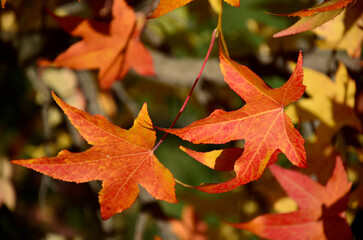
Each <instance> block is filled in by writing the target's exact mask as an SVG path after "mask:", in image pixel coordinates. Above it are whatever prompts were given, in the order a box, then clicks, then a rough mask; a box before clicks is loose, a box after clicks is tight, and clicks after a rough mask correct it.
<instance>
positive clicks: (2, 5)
mask: <svg viewBox="0 0 363 240" xmlns="http://www.w3.org/2000/svg"><path fill="white" fill-rule="evenodd" d="M5 4H6V0H1V7H2V8H4V7H5Z"/></svg>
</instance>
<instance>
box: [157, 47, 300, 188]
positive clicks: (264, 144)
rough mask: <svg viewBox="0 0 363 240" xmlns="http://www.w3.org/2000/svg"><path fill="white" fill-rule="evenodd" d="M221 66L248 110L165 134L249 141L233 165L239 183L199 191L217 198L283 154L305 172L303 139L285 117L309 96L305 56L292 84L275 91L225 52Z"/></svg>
mask: <svg viewBox="0 0 363 240" xmlns="http://www.w3.org/2000/svg"><path fill="white" fill-rule="evenodd" d="M220 49H222V48H220ZM220 61H221V63H220V65H221V70H222V73H223V75H224V79H225V81H226V82H227V83H228V85H229V86H230V87H231V88H232V89H233V90H234V91H235V92H236V93H237V94H238V95H239V96H240V97H241V98H242V99H244V100H245V101H246V105H244V106H243V107H242V108H240V109H238V110H236V111H231V112H225V111H223V110H216V111H214V112H213V113H212V114H211V115H210V116H209V117H207V118H205V119H202V120H199V121H196V122H194V123H192V124H191V125H189V126H187V127H184V128H182V129H163V130H164V131H166V132H169V133H172V134H175V135H177V136H179V137H181V138H182V139H184V140H187V141H190V142H193V143H212V144H223V143H227V142H229V141H234V140H241V139H245V146H244V151H243V154H242V155H241V156H240V157H239V158H238V159H237V160H236V162H235V164H234V171H235V172H236V177H235V178H234V179H232V180H230V181H228V182H225V183H219V184H209V185H204V186H200V187H198V189H200V190H202V191H205V192H210V193H219V192H225V191H230V190H232V189H234V188H236V187H238V186H239V185H242V184H245V183H248V182H250V181H253V180H256V179H258V178H259V177H260V176H261V174H262V173H263V171H264V169H265V168H266V166H267V165H268V164H269V163H272V162H274V161H276V155H277V153H278V152H283V153H284V154H285V155H286V156H287V158H288V159H289V160H290V161H291V162H292V163H293V164H294V165H297V166H299V167H306V153H305V150H304V146H303V145H304V139H303V138H302V137H301V135H300V133H299V132H298V131H297V130H296V129H295V128H294V126H293V125H292V123H291V120H290V119H289V118H288V116H287V115H286V114H285V113H284V107H285V106H287V105H288V104H290V103H292V102H295V101H296V100H298V99H300V97H301V96H302V94H303V93H304V90H305V86H304V85H303V84H302V81H303V71H302V61H303V60H302V54H301V53H300V54H299V58H298V62H297V66H296V68H295V70H294V72H293V74H292V75H291V77H290V79H289V80H288V81H287V82H286V83H285V84H284V85H283V86H282V87H280V88H277V89H271V88H270V87H269V86H267V85H266V84H265V82H264V81H263V80H262V79H261V78H259V77H258V76H257V75H256V74H255V73H253V72H252V71H251V70H250V69H249V68H247V67H246V66H242V65H239V64H238V63H236V62H234V61H232V60H231V59H229V58H228V57H227V56H226V54H225V53H224V52H223V50H221V51H220ZM215 156H216V155H215ZM209 157H210V155H209ZM202 158H203V157H202ZM199 161H200V162H202V163H204V162H203V161H201V160H199ZM213 161H215V160H211V159H209V160H208V164H207V165H208V166H209V167H211V166H217V165H216V164H215V162H213ZM204 164H206V163H204ZM227 166H228V164H227Z"/></svg>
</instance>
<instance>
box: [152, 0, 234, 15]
mask: <svg viewBox="0 0 363 240" xmlns="http://www.w3.org/2000/svg"><path fill="white" fill-rule="evenodd" d="M191 1H193V0H160V2H159V4H158V6H157V7H156V9H155V10H154V12H153V13H152V14H151V15H150V16H149V17H148V18H157V17H161V16H163V15H165V14H167V13H168V12H171V11H173V10H174V9H177V8H179V7H182V6H184V5H186V4H188V3H190V2H191ZM224 1H225V2H226V3H229V4H230V5H231V6H233V7H239V5H240V2H239V0H224Z"/></svg>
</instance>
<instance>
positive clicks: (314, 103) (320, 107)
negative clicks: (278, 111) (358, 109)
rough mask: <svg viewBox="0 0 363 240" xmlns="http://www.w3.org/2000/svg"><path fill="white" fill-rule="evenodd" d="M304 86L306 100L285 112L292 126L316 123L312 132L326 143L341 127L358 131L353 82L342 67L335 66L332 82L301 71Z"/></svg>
mask: <svg viewBox="0 0 363 240" xmlns="http://www.w3.org/2000/svg"><path fill="white" fill-rule="evenodd" d="M304 73H305V77H304V85H306V93H307V94H308V96H309V97H307V98H304V99H301V100H300V101H299V102H297V103H296V104H293V105H290V106H288V107H287V108H286V113H287V115H288V116H289V117H290V118H291V120H292V122H293V123H298V122H299V121H300V118H301V121H303V122H304V121H311V120H317V119H318V120H320V122H321V123H320V125H319V126H318V128H317V130H316V132H317V135H318V137H319V138H320V137H322V138H323V139H320V141H322V142H324V144H327V143H330V141H331V139H332V138H333V136H334V135H335V134H336V133H337V132H338V131H339V130H340V129H341V128H342V127H344V126H351V127H353V128H356V129H358V130H360V129H361V127H360V121H359V119H358V117H357V115H356V114H355V112H354V102H355V92H356V87H355V81H354V80H353V79H352V78H350V77H349V75H348V71H347V69H346V67H345V66H344V64H342V63H340V64H339V65H338V69H337V72H336V74H335V78H334V79H335V80H334V81H333V80H332V79H330V78H329V77H328V76H326V75H325V74H323V73H320V72H318V71H315V70H313V69H309V68H304Z"/></svg>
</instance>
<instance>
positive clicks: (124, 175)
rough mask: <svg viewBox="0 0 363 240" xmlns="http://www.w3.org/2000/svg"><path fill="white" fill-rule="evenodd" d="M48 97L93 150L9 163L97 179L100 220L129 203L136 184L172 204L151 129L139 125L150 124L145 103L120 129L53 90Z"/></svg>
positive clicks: (170, 178)
mask: <svg viewBox="0 0 363 240" xmlns="http://www.w3.org/2000/svg"><path fill="white" fill-rule="evenodd" d="M52 96H53V98H54V100H55V101H56V102H57V104H58V105H59V106H60V107H61V108H62V110H63V111H64V113H65V114H66V115H67V116H68V118H69V119H70V121H71V123H72V125H74V126H75V127H76V129H77V130H78V131H79V132H80V133H81V135H82V136H83V137H84V138H85V139H86V140H87V141H88V142H89V143H90V144H91V145H93V146H92V147H91V148H89V149H88V150H86V151H84V152H80V153H72V152H69V151H67V150H63V151H61V152H60V153H59V154H58V155H57V156H56V157H43V158H37V159H30V160H15V161H13V163H14V164H18V165H22V166H25V167H27V168H31V169H33V170H35V171H38V172H40V173H43V174H46V175H49V176H51V177H54V178H57V179H60V180H63V181H70V182H77V183H82V182H89V181H94V180H100V181H102V189H101V191H100V194H99V202H100V206H101V215H102V219H104V220H106V219H108V218H110V217H111V216H113V215H114V214H116V213H120V212H122V211H123V210H125V209H127V208H129V207H130V206H131V205H132V204H133V203H134V202H135V199H136V197H137V195H138V193H139V187H138V184H140V185H141V186H142V187H144V188H145V189H146V190H147V191H148V192H149V193H150V194H151V195H152V196H153V197H155V198H156V199H160V200H164V201H167V202H170V203H175V202H177V200H176V196H175V189H174V186H175V181H174V178H173V176H172V174H171V173H170V171H169V170H168V169H167V168H165V167H164V166H163V165H162V164H161V163H160V162H159V160H158V159H157V158H156V156H155V155H154V154H153V150H152V148H153V146H154V144H155V140H156V135H155V131H154V130H151V129H148V128H145V127H143V126H142V125H141V124H140V123H145V122H147V123H149V124H152V123H151V119H150V117H149V115H148V112H147V105H146V103H145V104H144V105H143V107H142V108H141V110H140V113H139V115H138V117H137V118H136V119H135V121H134V125H133V126H132V127H131V128H130V129H129V130H125V129H122V128H120V127H118V126H116V125H114V124H112V123H111V122H109V121H108V120H107V119H106V118H105V117H103V116H101V115H94V116H92V115H90V114H88V113H86V112H84V111H82V110H79V109H77V108H75V107H72V106H70V105H68V104H67V103H65V102H63V101H62V100H61V99H60V98H59V97H57V96H56V95H55V93H54V92H52Z"/></svg>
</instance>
